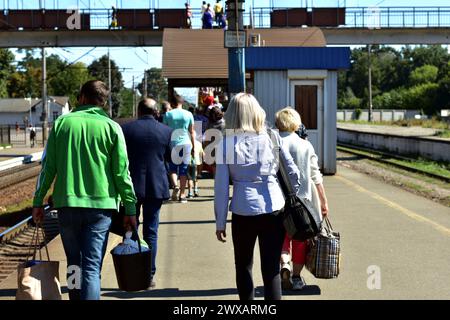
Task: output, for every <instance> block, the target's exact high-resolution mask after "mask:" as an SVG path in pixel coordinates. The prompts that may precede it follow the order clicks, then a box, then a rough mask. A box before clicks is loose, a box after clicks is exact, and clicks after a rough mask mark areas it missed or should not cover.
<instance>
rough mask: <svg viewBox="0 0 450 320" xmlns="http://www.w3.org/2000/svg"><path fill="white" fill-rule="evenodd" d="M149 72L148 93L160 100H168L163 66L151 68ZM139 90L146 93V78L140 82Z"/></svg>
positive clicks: (147, 71) (142, 93)
mask: <svg viewBox="0 0 450 320" xmlns="http://www.w3.org/2000/svg"><path fill="white" fill-rule="evenodd" d="M145 72H146V73H147V95H149V96H153V97H154V98H155V99H156V100H157V101H158V102H161V101H163V100H167V81H166V79H164V78H163V76H162V69H161V68H151V69H149V70H146V71H145ZM138 90H139V92H140V93H141V95H144V79H142V81H141V83H140V84H138Z"/></svg>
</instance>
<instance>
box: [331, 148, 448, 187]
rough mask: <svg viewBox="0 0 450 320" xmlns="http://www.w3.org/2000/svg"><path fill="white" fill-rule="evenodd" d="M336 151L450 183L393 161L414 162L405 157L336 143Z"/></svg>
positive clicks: (444, 178)
mask: <svg viewBox="0 0 450 320" xmlns="http://www.w3.org/2000/svg"><path fill="white" fill-rule="evenodd" d="M337 150H338V151H342V152H346V153H350V154H353V155H357V156H360V157H362V158H366V159H370V160H374V161H376V162H380V163H384V164H388V165H391V166H395V167H397V168H400V169H403V170H406V171H410V172H414V173H419V174H422V175H425V176H428V177H432V178H434V179H438V180H441V181H444V182H447V183H450V178H449V177H447V176H443V175H440V174H436V173H433V172H429V171H426V170H421V169H418V168H415V167H413V166H409V165H407V164H402V163H399V162H397V161H395V160H402V161H414V159H411V158H406V157H402V156H398V155H394V154H391V153H386V152H381V151H378V150H373V149H368V148H363V147H360V146H353V145H348V144H344V143H339V142H338V146H337Z"/></svg>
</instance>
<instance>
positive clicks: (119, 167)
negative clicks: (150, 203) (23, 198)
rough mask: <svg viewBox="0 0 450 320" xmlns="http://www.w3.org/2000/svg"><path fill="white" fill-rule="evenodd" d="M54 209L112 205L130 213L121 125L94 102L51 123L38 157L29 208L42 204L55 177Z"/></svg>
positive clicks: (133, 211) (132, 195)
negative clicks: (37, 172)
mask: <svg viewBox="0 0 450 320" xmlns="http://www.w3.org/2000/svg"><path fill="white" fill-rule="evenodd" d="M55 176H56V181H55V186H54V191H53V202H54V205H55V208H62V207H82V208H97V209H116V210H117V209H118V207H119V202H120V200H122V202H123V204H124V206H125V214H126V215H135V214H136V207H135V203H136V196H135V193H134V189H133V183H132V182H131V178H130V173H129V171H128V155H127V148H126V145H125V139H124V136H123V133H122V129H121V127H120V126H119V124H118V123H116V122H114V121H113V120H111V119H110V118H109V116H108V115H107V113H106V112H105V111H104V110H103V109H102V108H100V107H98V106H91V105H87V106H81V107H78V108H76V109H75V110H73V111H72V112H71V113H69V114H66V115H63V116H61V117H59V118H58V119H57V120H56V121H55V123H54V124H53V128H52V130H51V132H50V135H49V138H48V141H47V145H46V148H45V151H44V154H43V157H42V169H41V173H40V175H39V178H38V181H37V185H36V192H35V194H34V200H33V206H34V207H40V206H42V205H43V201H44V197H45V195H46V194H47V192H48V190H49V188H50V186H51V184H52V182H53V180H54V179H55Z"/></svg>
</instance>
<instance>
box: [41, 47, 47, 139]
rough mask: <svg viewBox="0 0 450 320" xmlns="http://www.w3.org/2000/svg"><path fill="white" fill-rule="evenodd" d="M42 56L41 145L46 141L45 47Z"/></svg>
mask: <svg viewBox="0 0 450 320" xmlns="http://www.w3.org/2000/svg"><path fill="white" fill-rule="evenodd" d="M41 55H42V99H41V100H42V144H43V145H45V142H46V141H47V119H48V114H47V104H48V103H47V60H46V58H45V47H42V49H41Z"/></svg>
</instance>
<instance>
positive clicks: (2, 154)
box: [0, 146, 44, 162]
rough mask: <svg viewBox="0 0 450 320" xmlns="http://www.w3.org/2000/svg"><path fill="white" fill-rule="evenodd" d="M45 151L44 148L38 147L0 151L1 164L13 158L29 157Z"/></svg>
mask: <svg viewBox="0 0 450 320" xmlns="http://www.w3.org/2000/svg"><path fill="white" fill-rule="evenodd" d="M43 150H44V147H42V146H36V147H34V148H30V147H12V148H8V149H1V150H0V162H1V161H5V160H9V159H12V158H17V157H24V156H28V155H31V154H33V153H36V152H41V151H43Z"/></svg>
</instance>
